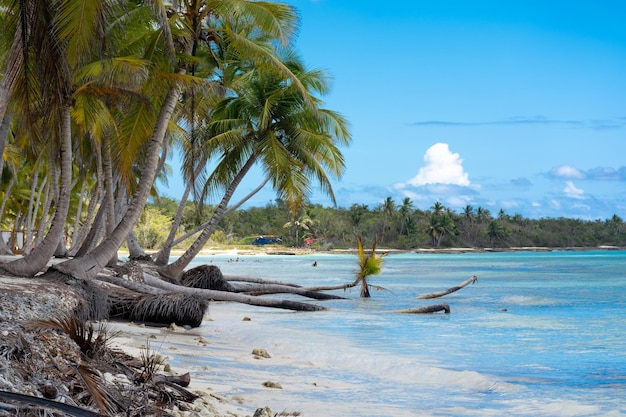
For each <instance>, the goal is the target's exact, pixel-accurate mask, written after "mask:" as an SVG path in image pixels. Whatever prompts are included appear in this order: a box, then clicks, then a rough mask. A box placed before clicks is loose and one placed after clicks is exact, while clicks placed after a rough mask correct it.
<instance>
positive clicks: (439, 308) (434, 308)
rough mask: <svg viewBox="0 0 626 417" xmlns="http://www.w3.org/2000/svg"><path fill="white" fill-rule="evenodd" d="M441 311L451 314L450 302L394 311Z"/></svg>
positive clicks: (413, 312)
mask: <svg viewBox="0 0 626 417" xmlns="http://www.w3.org/2000/svg"><path fill="white" fill-rule="evenodd" d="M439 311H443V312H445V313H446V314H450V306H449V305H448V304H435V305H432V306H426V307H416V308H407V309H405V310H396V311H394V313H404V314H430V313H437V312H439Z"/></svg>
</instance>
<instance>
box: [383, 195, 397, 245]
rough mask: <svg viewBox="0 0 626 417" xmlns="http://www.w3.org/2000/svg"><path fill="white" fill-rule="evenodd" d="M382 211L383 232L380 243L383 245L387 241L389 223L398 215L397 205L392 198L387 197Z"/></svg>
mask: <svg viewBox="0 0 626 417" xmlns="http://www.w3.org/2000/svg"><path fill="white" fill-rule="evenodd" d="M380 211H381V212H382V213H383V230H382V232H381V234H380V242H381V243H383V241H384V239H385V232H386V231H387V221H388V220H389V218H393V216H395V214H396V203H395V202H394V201H393V199H392V198H391V197H387V198H386V199H385V201H384V202H383V203H382V204H381V206H380Z"/></svg>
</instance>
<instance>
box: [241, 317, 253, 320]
mask: <svg viewBox="0 0 626 417" xmlns="http://www.w3.org/2000/svg"><path fill="white" fill-rule="evenodd" d="M241 321H252V319H251V318H250V317H248V316H245V317H244V318H243V319H241Z"/></svg>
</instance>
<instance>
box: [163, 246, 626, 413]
mask: <svg viewBox="0 0 626 417" xmlns="http://www.w3.org/2000/svg"><path fill="white" fill-rule="evenodd" d="M237 258H238V261H236V260H237ZM314 261H316V262H317V267H313V266H312V263H313V262H314ZM356 262H357V261H356V256H355V255H347V254H346V255H326V254H315V255H303V256H289V255H267V256H256V255H255V256H252V255H250V256H246V255H235V254H232V255H213V256H206V257H199V258H197V259H196V261H195V263H194V265H198V264H203V263H206V264H214V265H218V266H219V267H220V268H221V270H222V272H223V273H224V274H227V275H246V276H254V277H259V278H266V279H274V280H283V281H288V282H293V283H298V284H301V285H305V286H306V285H322V284H342V283H347V282H351V281H352V280H353V279H354V273H355V269H356ZM192 266H193V265H192ZM472 275H476V276H478V282H477V283H476V284H473V285H469V286H468V287H465V288H463V289H461V290H460V291H458V292H455V293H453V294H450V295H448V296H446V297H443V298H439V299H434V300H417V299H415V297H416V296H418V295H420V294H424V293H429V292H433V291H440V290H443V289H446V288H449V287H452V286H454V285H457V284H459V283H460V282H462V281H464V280H465V279H467V278H469V277H471V276H472ZM370 283H371V284H374V285H378V286H382V287H385V290H384V291H375V290H373V291H372V298H371V299H360V298H359V290H358V289H352V290H351V291H348V292H345V293H344V292H343V291H336V293H337V294H339V295H344V296H346V297H347V298H348V299H346V300H331V301H311V302H315V303H317V304H320V305H323V306H326V307H329V311H324V312H312V313H305V312H291V311H283V310H276V309H268V308H261V307H251V306H247V305H240V304H232V303H217V302H216V303H211V305H210V308H209V317H210V318H211V320H212V321H206V322H205V323H203V325H202V326H201V327H200V328H198V329H196V330H194V334H199V335H201V336H202V337H204V338H206V339H208V340H209V341H210V343H211V344H210V345H209V346H208V347H206V348H203V347H198V348H197V349H195V350H194V351H193V353H192V354H189V353H184V352H185V349H184V348H183V347H181V349H180V351H179V352H180V353H179V354H176V353H174V354H173V358H172V361H173V362H174V364H175V365H176V366H179V367H182V368H185V367H191V368H192V369H194V373H193V378H199V379H201V380H202V381H204V382H206V383H208V384H215V385H216V387H217V388H216V391H217V392H218V393H220V394H223V395H227V396H230V397H233V396H238V397H241V398H242V399H243V403H244V406H245V407H248V406H249V407H250V408H251V410H252V411H251V412H250V415H252V413H253V411H254V409H255V408H257V407H264V406H270V407H271V408H272V409H273V410H274V411H275V412H280V411H290V412H291V411H299V412H300V413H301V415H303V416H322V415H324V416H623V415H626V331H625V329H626V252H624V251H585V252H574V251H563V252H561V251H555V252H513V253H466V254H391V255H388V256H387V257H385V260H384V264H383V272H382V273H381V274H380V275H378V276H374V277H371V278H370ZM288 298H293V297H288ZM439 303H446V304H449V305H450V308H451V314H449V315H445V314H441V313H437V314H432V315H405V314H396V313H393V312H392V311H393V310H396V309H403V308H410V307H417V306H423V305H430V304H439ZM243 317H249V318H250V319H251V320H250V321H243V320H242V319H243ZM165 345H167V341H165ZM168 347H170V348H171V347H172V346H168ZM175 347H176V346H174V348H175ZM253 348H264V349H266V350H267V351H268V352H269V353H270V354H271V356H272V358H271V359H254V358H252V356H251V354H250V353H251V350H252V349H253ZM173 352H176V351H173ZM265 381H274V382H278V383H280V384H281V386H282V387H283V389H271V388H265V387H263V386H262V383H263V382H265Z"/></svg>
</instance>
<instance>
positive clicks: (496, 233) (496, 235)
mask: <svg viewBox="0 0 626 417" xmlns="http://www.w3.org/2000/svg"><path fill="white" fill-rule="evenodd" d="M487 234H488V235H489V239H490V241H491V246H492V247H493V246H494V245H495V244H496V242H497V241H499V240H501V239H504V238H506V237H508V236H509V235H510V232H509V230H508V229H507V228H506V227H505V226H503V225H501V224H500V223H499V222H498V221H497V220H492V221H490V222H489V225H488V226H487Z"/></svg>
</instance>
